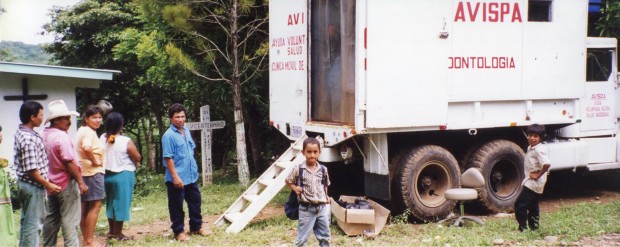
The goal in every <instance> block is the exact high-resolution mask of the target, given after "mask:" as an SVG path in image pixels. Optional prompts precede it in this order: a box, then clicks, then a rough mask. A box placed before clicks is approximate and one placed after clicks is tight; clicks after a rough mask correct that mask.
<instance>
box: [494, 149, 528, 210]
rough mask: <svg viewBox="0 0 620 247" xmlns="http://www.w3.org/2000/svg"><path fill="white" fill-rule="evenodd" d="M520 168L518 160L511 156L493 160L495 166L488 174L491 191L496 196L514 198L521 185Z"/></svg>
mask: <svg viewBox="0 0 620 247" xmlns="http://www.w3.org/2000/svg"><path fill="white" fill-rule="evenodd" d="M522 172H523V171H520V170H519V166H518V165H517V164H516V162H515V161H514V160H512V159H510V158H509V157H500V158H498V159H497V160H495V162H493V168H492V169H491V172H490V174H489V175H488V178H487V181H489V183H488V187H489V189H490V190H489V191H490V192H491V194H493V196H494V197H495V198H498V199H500V200H508V199H510V198H512V197H513V196H514V195H515V193H516V192H517V191H518V189H519V187H520V186H521V180H520V179H519V177H520V176H519V174H521V173H522Z"/></svg>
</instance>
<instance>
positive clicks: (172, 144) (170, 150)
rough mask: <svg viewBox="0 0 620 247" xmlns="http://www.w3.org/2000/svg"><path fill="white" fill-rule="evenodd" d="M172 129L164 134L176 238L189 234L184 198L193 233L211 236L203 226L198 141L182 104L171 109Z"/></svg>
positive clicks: (168, 185) (167, 178) (179, 238)
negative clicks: (194, 137)
mask: <svg viewBox="0 0 620 247" xmlns="http://www.w3.org/2000/svg"><path fill="white" fill-rule="evenodd" d="M168 117H169V118H170V128H169V129H168V130H166V133H164V136H163V137H162V140H161V142H162V149H163V156H164V166H165V167H166V187H167V188H168V211H169V212H170V221H172V226H171V227H170V228H172V231H173V232H174V238H175V239H176V240H178V241H185V240H187V235H186V234H185V229H184V227H185V224H184V221H185V212H183V200H185V201H186V202H187V208H188V211H189V234H190V235H201V236H206V235H208V233H207V231H205V230H203V229H202V214H201V212H200V205H201V202H202V199H201V196H200V190H198V184H197V183H196V181H197V180H198V165H196V160H195V159H194V148H196V143H194V140H193V139H192V136H191V135H190V133H189V129H188V128H187V127H185V107H183V105H181V104H179V103H175V104H172V105H171V106H170V108H168Z"/></svg>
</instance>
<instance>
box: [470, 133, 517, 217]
mask: <svg viewBox="0 0 620 247" xmlns="http://www.w3.org/2000/svg"><path fill="white" fill-rule="evenodd" d="M523 157H524V153H523V150H521V148H520V147H519V146H517V144H515V143H514V142H511V141H507V140H495V141H491V142H488V143H486V144H484V145H483V146H482V147H480V148H479V149H478V150H477V151H476V152H475V153H474V155H473V156H472V159H471V162H470V166H471V167H476V168H480V171H481V172H482V175H483V176H484V180H485V185H484V188H483V189H479V190H478V192H479V200H480V202H481V204H482V206H483V207H484V208H486V209H487V210H488V211H489V212H491V213H499V212H512V211H513V210H514V208H513V207H514V203H515V201H516V200H517V197H518V196H519V193H520V192H521V182H522V181H523V178H524V176H525V175H524V172H523Z"/></svg>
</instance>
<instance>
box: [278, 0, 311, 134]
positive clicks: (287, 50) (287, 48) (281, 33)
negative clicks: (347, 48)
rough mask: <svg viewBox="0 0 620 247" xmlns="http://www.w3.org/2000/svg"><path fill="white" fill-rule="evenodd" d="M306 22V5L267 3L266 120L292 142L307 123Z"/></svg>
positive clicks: (287, 0)
mask: <svg viewBox="0 0 620 247" xmlns="http://www.w3.org/2000/svg"><path fill="white" fill-rule="evenodd" d="M307 22H308V5H307V1H290V0H271V1H269V70H270V71H269V106H270V108H269V116H270V119H271V120H272V121H273V122H274V125H276V126H280V125H281V127H282V128H278V129H280V131H282V132H285V133H284V134H286V135H287V136H288V137H289V138H290V139H292V140H294V139H297V138H299V137H301V136H302V133H303V129H302V126H303V125H304V124H305V122H306V121H307V120H308V67H307V66H308V65H307V64H308V23H307ZM284 126H286V127H284Z"/></svg>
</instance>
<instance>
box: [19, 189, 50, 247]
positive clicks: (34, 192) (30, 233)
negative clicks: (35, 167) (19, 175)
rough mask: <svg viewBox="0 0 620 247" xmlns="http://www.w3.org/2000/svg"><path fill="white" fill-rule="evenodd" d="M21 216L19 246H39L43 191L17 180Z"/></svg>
mask: <svg viewBox="0 0 620 247" xmlns="http://www.w3.org/2000/svg"><path fill="white" fill-rule="evenodd" d="M17 187H18V188H19V193H18V194H17V196H18V199H19V202H20V203H21V204H22V215H21V219H20V220H19V222H20V225H19V246H39V242H40V238H39V236H40V235H41V228H42V227H43V217H45V189H43V188H41V187H38V186H36V185H33V184H31V183H26V182H23V181H20V180H17Z"/></svg>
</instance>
